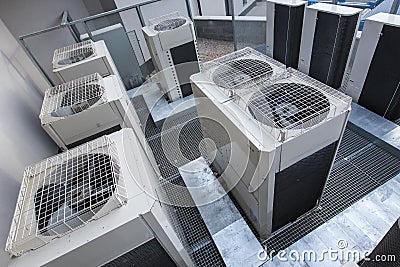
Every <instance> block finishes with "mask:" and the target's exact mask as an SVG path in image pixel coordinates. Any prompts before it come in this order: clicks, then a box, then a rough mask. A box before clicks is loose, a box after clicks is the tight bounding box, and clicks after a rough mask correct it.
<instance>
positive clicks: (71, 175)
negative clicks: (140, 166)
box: [34, 153, 119, 235]
mask: <svg viewBox="0 0 400 267" xmlns="http://www.w3.org/2000/svg"><path fill="white" fill-rule="evenodd" d="M115 168H119V167H118V165H117V164H116V163H115V162H114V164H112V158H111V157H110V156H109V155H105V154H99V153H97V154H88V155H82V156H79V157H75V158H73V159H70V160H69V161H67V162H65V163H63V164H62V165H61V166H60V167H58V168H57V169H56V170H55V171H54V172H52V173H50V174H49V177H46V179H45V180H47V181H48V183H47V184H46V185H44V186H42V187H41V188H39V189H38V190H37V192H36V194H35V199H34V200H35V217H36V221H37V227H38V231H39V232H40V234H47V235H54V234H61V233H64V232H67V231H69V229H70V228H69V227H67V226H66V225H65V224H67V225H69V226H70V227H72V226H73V227H78V226H79V225H81V224H83V223H84V222H85V221H88V220H89V219H90V218H92V217H93V216H94V213H95V212H96V211H98V210H99V209H100V208H101V207H102V206H104V204H105V203H106V202H107V200H108V199H109V198H110V196H112V194H113V192H114V191H115V187H116V185H115V183H116V180H115V175H114V174H113V173H115ZM117 178H118V177H117ZM78 216H79V219H78V218H77V217H78Z"/></svg>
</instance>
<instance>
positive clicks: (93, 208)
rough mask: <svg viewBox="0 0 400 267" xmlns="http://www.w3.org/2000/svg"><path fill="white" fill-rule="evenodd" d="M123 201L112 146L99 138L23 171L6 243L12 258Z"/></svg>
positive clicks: (117, 164) (116, 155)
mask: <svg viewBox="0 0 400 267" xmlns="http://www.w3.org/2000/svg"><path fill="white" fill-rule="evenodd" d="M126 201H127V192H126V187H125V181H124V179H123V177H122V176H121V173H120V165H119V159H118V152H117V150H116V147H115V144H114V143H113V142H112V141H111V140H110V139H109V138H107V137H102V138H99V139H96V140H94V141H91V142H89V143H86V144H84V145H82V146H79V147H77V148H74V149H71V150H69V151H66V152H64V153H62V154H59V155H57V156H54V157H51V158H48V159H46V160H44V161H42V162H39V163H37V164H34V165H32V166H29V167H27V168H26V169H25V172H24V178H23V181H22V185H21V190H20V195H19V197H18V202H17V207H16V210H15V215H14V219H13V222H12V226H11V230H10V234H9V237H8V240H7V251H9V252H10V253H12V254H13V255H17V256H18V255H21V254H23V253H24V252H26V251H28V250H31V249H36V248H38V247H40V246H43V245H45V244H47V243H49V242H50V241H51V240H53V239H54V238H57V237H60V236H63V235H65V234H67V233H69V232H71V231H74V230H76V229H77V228H79V227H82V226H84V225H86V224H87V223H88V222H90V221H91V220H94V219H97V218H99V217H101V216H104V215H105V214H107V213H109V212H110V211H112V210H114V209H116V208H118V207H120V206H121V205H123V204H124V203H125V202H126Z"/></svg>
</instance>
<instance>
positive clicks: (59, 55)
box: [53, 40, 96, 69]
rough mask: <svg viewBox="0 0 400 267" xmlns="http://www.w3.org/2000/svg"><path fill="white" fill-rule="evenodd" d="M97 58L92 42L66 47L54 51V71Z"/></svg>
mask: <svg viewBox="0 0 400 267" xmlns="http://www.w3.org/2000/svg"><path fill="white" fill-rule="evenodd" d="M95 56H96V48H95V45H94V43H93V41H91V40H88V41H83V42H80V43H77V44H73V45H69V46H65V47H63V48H59V49H56V50H55V51H54V55H53V69H57V68H60V67H64V66H66V65H70V64H74V63H77V62H80V61H82V60H85V59H88V58H92V57H95Z"/></svg>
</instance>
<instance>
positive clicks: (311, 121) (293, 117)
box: [248, 83, 330, 129]
mask: <svg viewBox="0 0 400 267" xmlns="http://www.w3.org/2000/svg"><path fill="white" fill-rule="evenodd" d="M248 108H249V112H250V113H251V114H252V116H253V117H254V118H255V119H256V120H258V121H260V122H261V123H263V124H266V125H269V126H271V127H276V128H289V129H296V128H304V127H311V126H313V125H316V124H318V123H320V122H321V121H323V120H324V119H325V118H326V117H327V116H328V113H329V109H330V104H329V100H328V98H327V97H326V96H325V95H324V94H323V93H321V92H320V91H318V90H316V89H314V88H312V87H310V86H307V85H304V84H296V83H278V84H273V85H270V86H266V87H264V88H262V89H261V90H260V91H258V92H256V93H254V94H253V95H252V96H251V98H250V101H249V104H248Z"/></svg>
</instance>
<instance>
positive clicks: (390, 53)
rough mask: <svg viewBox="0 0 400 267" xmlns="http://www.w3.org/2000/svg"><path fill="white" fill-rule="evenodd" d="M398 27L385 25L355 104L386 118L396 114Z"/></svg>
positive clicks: (399, 107)
mask: <svg viewBox="0 0 400 267" xmlns="http://www.w3.org/2000/svg"><path fill="white" fill-rule="evenodd" d="M399 43H400V28H398V27H394V26H390V25H385V26H383V29H382V35H381V37H380V39H379V42H378V45H377V47H376V50H375V54H374V56H373V58H372V62H371V65H370V68H369V71H368V74H367V77H366V79H365V83H364V87H363V90H362V92H361V95H360V98H359V100H358V103H359V104H360V105H362V106H364V107H366V108H368V109H370V110H372V111H374V112H375V113H378V114H379V115H381V116H385V117H386V118H388V119H390V120H395V119H397V118H399V117H400V88H399V83H400V67H399V60H400V49H399Z"/></svg>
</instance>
